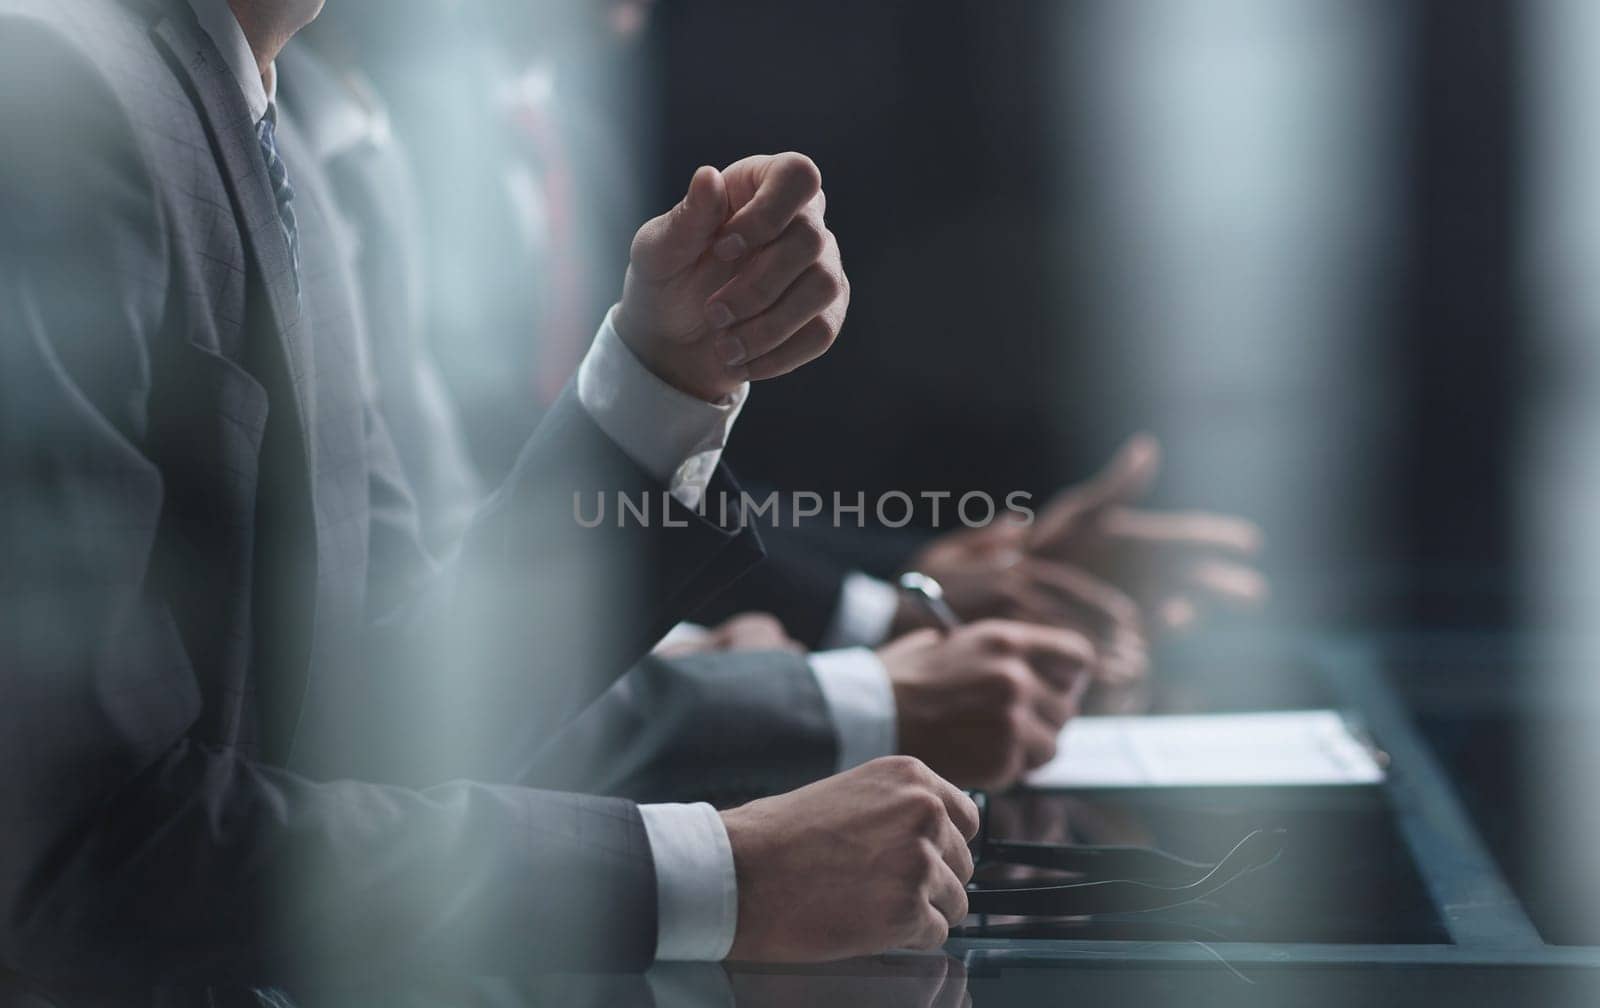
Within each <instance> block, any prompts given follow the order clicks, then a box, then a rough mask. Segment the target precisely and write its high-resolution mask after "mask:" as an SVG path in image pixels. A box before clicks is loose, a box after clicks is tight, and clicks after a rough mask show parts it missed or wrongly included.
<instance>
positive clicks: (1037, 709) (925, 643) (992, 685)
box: [878, 620, 1095, 791]
mask: <svg viewBox="0 0 1600 1008" xmlns="http://www.w3.org/2000/svg"><path fill="white" fill-rule="evenodd" d="M878 657H879V658H880V659H881V660H882V661H883V665H884V668H885V669H886V670H887V671H888V673H889V683H890V685H891V686H892V687H893V690H894V705H895V717H896V721H897V723H898V726H899V732H900V739H899V746H898V748H899V750H900V751H901V752H903V753H906V754H908V755H911V756H916V757H917V758H919V759H922V760H926V761H927V763H928V765H929V766H931V767H933V769H935V770H937V771H938V772H939V773H941V774H943V775H944V776H945V777H948V778H949V779H950V780H952V781H954V782H955V783H957V784H959V785H961V786H962V787H968V788H983V789H987V790H995V791H998V790H1002V789H1004V788H1007V787H1010V786H1011V785H1012V784H1015V783H1016V782H1017V781H1018V780H1019V779H1021V777H1022V775H1023V774H1025V773H1027V772H1028V771H1029V770H1032V769H1034V768H1035V767H1039V766H1042V765H1043V764H1045V763H1048V762H1049V761H1050V760H1052V759H1054V758H1055V754H1056V738H1057V736H1058V735H1059V734H1060V733H1061V728H1062V726H1063V725H1065V724H1066V723H1067V721H1068V720H1069V719H1070V718H1071V717H1072V716H1073V715H1075V714H1076V713H1077V712H1078V705H1079V702H1080V701H1081V700H1082V698H1083V693H1084V690H1085V689H1086V688H1087V687H1088V684H1089V679H1090V674H1089V673H1090V670H1091V669H1092V668H1093V666H1094V661H1095V651H1094V647H1093V645H1091V644H1090V643H1089V641H1088V639H1087V638H1085V637H1084V636H1083V635H1081V634H1079V633H1076V632H1074V631H1071V630H1063V629H1060V628H1057V627H1048V626H1039V625H1036V624H1031V623H1013V622H1008V621H1004V620H986V621H984V622H981V623H973V624H971V625H968V626H964V627H961V628H959V629H957V630H955V631H953V632H951V633H950V635H949V636H943V635H941V634H940V633H939V632H938V631H934V630H922V631H918V632H917V633H913V634H909V635H908V636H905V637H902V638H901V639H900V640H897V641H895V642H894V643H892V644H889V645H887V646H886V647H883V648H880V649H879V651H878Z"/></svg>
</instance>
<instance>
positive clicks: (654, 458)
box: [578, 308, 750, 509]
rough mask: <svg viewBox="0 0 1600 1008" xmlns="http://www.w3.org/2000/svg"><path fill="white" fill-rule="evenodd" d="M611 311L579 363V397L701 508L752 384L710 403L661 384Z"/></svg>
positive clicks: (620, 440) (600, 422)
mask: <svg viewBox="0 0 1600 1008" xmlns="http://www.w3.org/2000/svg"><path fill="white" fill-rule="evenodd" d="M615 314H616V309H615V308H612V309H611V311H609V312H607V313H606V318H605V321H604V322H602V323H600V331H599V333H597V334H596V335H595V338H594V343H592V344H591V345H590V346H589V352H588V353H587V354H585V355H584V358H583V363H582V364H580V365H578V402H580V403H581V404H582V405H583V408H584V409H585V410H587V411H588V413H589V416H590V417H592V418H593V419H594V422H595V424H596V425H597V426H599V428H600V429H601V430H603V431H605V433H606V436H607V437H609V438H610V439H611V440H613V441H615V442H616V443H617V447H619V448H621V449H622V450H623V452H624V453H626V454H627V456H628V457H629V458H631V459H633V460H634V461H635V462H637V463H638V464H639V465H640V467H641V468H643V469H644V470H645V471H646V472H648V473H649V474H650V475H652V476H654V477H655V478H656V479H658V480H661V481H662V482H663V483H665V484H667V489H668V490H669V491H670V492H671V493H672V496H674V497H676V498H677V499H678V501H679V503H681V504H683V506H684V507H687V508H690V509H698V508H699V507H700V502H701V501H703V500H704V499H705V494H706V485H707V484H709V483H710V482H711V476H712V474H713V473H714V472H716V469H717V463H718V462H720V461H721V460H722V450H723V449H724V448H726V447H727V445H728V435H729V434H730V433H732V431H733V424H734V421H735V420H737V419H739V411H740V410H742V409H744V404H745V400H747V399H748V398H749V397H750V383H749V382H746V383H745V384H743V385H741V386H740V387H739V390H738V391H737V392H735V393H734V394H732V395H730V396H728V397H727V399H726V400H725V401H724V402H721V403H709V402H706V401H705V400H704V399H696V398H695V397H694V396H692V395H689V394H687V393H685V392H680V391H678V390H677V389H675V388H673V387H672V386H671V385H668V384H667V383H666V382H664V381H662V380H661V379H660V378H658V377H656V375H655V374H654V373H653V372H651V370H650V369H649V368H647V367H645V366H644V364H643V363H642V362H641V361H640V360H639V358H637V357H635V356H634V355H633V351H632V350H629V349H628V346H627V344H625V343H623V342H622V337H621V336H618V335H617V330H616V327H615V326H614V325H613V324H612V316H614V315H615Z"/></svg>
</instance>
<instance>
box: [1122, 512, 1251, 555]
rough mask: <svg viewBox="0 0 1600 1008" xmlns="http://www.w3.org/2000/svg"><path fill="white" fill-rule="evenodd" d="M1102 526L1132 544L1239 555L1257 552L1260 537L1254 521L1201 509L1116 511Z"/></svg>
mask: <svg viewBox="0 0 1600 1008" xmlns="http://www.w3.org/2000/svg"><path fill="white" fill-rule="evenodd" d="M1103 529H1104V531H1105V533H1106V534H1107V535H1109V536H1112V537H1115V538H1119V539H1123V540H1126V541H1128V542H1130V543H1132V544H1134V545H1140V546H1145V547H1150V548H1164V549H1169V550H1174V551H1176V550H1183V551H1221V552H1224V553H1233V554H1237V555H1239V556H1253V555H1255V554H1256V553H1259V552H1260V551H1261V543H1262V538H1263V537H1262V534H1261V529H1260V528H1259V527H1258V526H1257V525H1256V524H1255V523H1254V522H1251V521H1248V520H1246V519H1244V518H1236V517H1234V516H1232V515H1223V514H1210V513H1207V512H1203V511H1136V510H1124V511H1116V512H1114V513H1112V514H1108V515H1107V516H1106V520H1105V524H1104V526H1103Z"/></svg>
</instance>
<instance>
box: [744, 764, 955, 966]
mask: <svg viewBox="0 0 1600 1008" xmlns="http://www.w3.org/2000/svg"><path fill="white" fill-rule="evenodd" d="M722 820H723V822H724V823H725V824H726V825H727V828H728V841H729V843H730V844H731V845H732V847H733V863H734V869H735V871H736V872H737V873H738V879H739V924H738V931H737V934H736V936H735V938H734V941H733V950H732V952H731V953H730V955H729V958H731V959H742V960H749V961H759V962H828V961H832V960H836V959H845V958H848V957H850V956H859V955H869V954H872V953H875V952H882V951H885V950H887V949H891V948H933V947H934V946H937V945H940V944H942V943H943V942H944V940H945V938H946V937H948V936H949V933H950V927H951V925H953V924H955V923H957V922H958V921H960V920H961V919H962V918H963V917H965V916H966V915H967V890H966V884H967V881H968V880H969V879H970V878H971V877H972V852H971V850H969V849H968V847H967V843H968V841H970V840H971V839H972V838H973V837H974V836H975V835H977V832H978V809H977V807H976V806H975V805H974V804H973V803H972V799H970V798H968V797H967V796H966V794H964V793H963V792H961V791H960V790H958V789H957V788H956V787H955V786H954V785H952V784H950V783H949V782H948V781H945V780H943V779H942V778H940V777H939V776H938V775H936V774H935V773H934V772H933V771H932V770H929V769H928V768H927V767H926V766H924V765H923V764H922V763H921V762H919V761H917V760H915V759H911V758H909V757H905V756H890V757H887V758H885V759H880V760H874V761H872V762H871V763H865V764H862V765H861V766H859V767H856V768H855V769H854V770H850V771H847V772H846V773H842V774H839V775H838V776H836V777H830V778H828V779H827V780H824V781H819V782H817V783H815V784H811V785H808V786H806V787H803V788H800V789H799V790H797V791H791V792H789V793H788V794H784V795H779V796H777V797H775V798H763V799H761V800H759V801H754V802H751V803H750V804H748V805H743V806H741V807H739V808H736V809H730V810H729V811H727V812H724V813H723V814H722Z"/></svg>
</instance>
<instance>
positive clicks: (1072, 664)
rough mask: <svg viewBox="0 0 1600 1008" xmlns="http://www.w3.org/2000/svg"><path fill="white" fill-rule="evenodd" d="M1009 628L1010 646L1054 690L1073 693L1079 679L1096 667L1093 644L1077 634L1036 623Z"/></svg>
mask: <svg viewBox="0 0 1600 1008" xmlns="http://www.w3.org/2000/svg"><path fill="white" fill-rule="evenodd" d="M1007 627H1008V629H1007V630H1006V631H1005V633H1006V634H1007V635H1008V637H1009V639H1010V640H1009V643H1010V646H1011V647H1013V648H1015V649H1017V650H1018V651H1019V652H1020V653H1021V654H1022V655H1023V656H1024V657H1025V658H1027V660H1028V664H1029V667H1030V668H1032V669H1033V671H1034V672H1035V673H1036V674H1037V675H1038V676H1039V678H1040V679H1041V680H1042V681H1043V682H1044V683H1046V684H1048V685H1049V686H1050V687H1051V688H1053V689H1056V690H1067V689H1071V688H1072V687H1073V685H1074V683H1075V681H1076V680H1077V678H1078V676H1079V675H1080V674H1081V673H1082V672H1083V671H1085V670H1086V669H1088V668H1090V667H1092V666H1093V665H1094V662H1095V658H1096V654H1097V652H1096V651H1095V646H1094V644H1093V643H1092V642H1091V641H1090V640H1089V638H1087V637H1085V636H1084V635H1083V634H1081V633H1078V632H1077V631H1076V630H1067V629H1064V628H1062V627H1053V626H1042V625H1040V624H1037V623H1011V624H1007Z"/></svg>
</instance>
